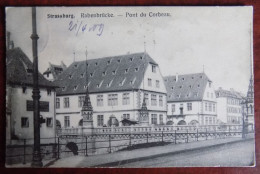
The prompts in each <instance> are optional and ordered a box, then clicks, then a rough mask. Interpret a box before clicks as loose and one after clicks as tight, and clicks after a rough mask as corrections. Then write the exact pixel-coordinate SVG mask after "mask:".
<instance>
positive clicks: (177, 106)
mask: <svg viewBox="0 0 260 174" xmlns="http://www.w3.org/2000/svg"><path fill="white" fill-rule="evenodd" d="M164 83H165V86H166V88H167V124H168V125H171V124H174V125H186V124H188V125H198V124H199V125H212V124H216V121H217V102H216V96H215V91H214V87H213V83H212V81H211V80H210V79H209V78H208V77H207V75H206V74H205V73H196V74H184V75H176V76H166V77H164Z"/></svg>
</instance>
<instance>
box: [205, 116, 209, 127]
mask: <svg viewBox="0 0 260 174" xmlns="http://www.w3.org/2000/svg"><path fill="white" fill-rule="evenodd" d="M205 124H206V125H208V124H209V120H208V117H205Z"/></svg>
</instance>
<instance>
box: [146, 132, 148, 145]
mask: <svg viewBox="0 0 260 174" xmlns="http://www.w3.org/2000/svg"><path fill="white" fill-rule="evenodd" d="M146 135H147V136H146V137H147V140H146V143H148V132H147V134H146Z"/></svg>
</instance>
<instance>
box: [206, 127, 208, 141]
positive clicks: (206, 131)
mask: <svg viewBox="0 0 260 174" xmlns="http://www.w3.org/2000/svg"><path fill="white" fill-rule="evenodd" d="M206 140H208V130H207V128H206Z"/></svg>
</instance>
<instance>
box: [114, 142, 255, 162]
mask: <svg viewBox="0 0 260 174" xmlns="http://www.w3.org/2000/svg"><path fill="white" fill-rule="evenodd" d="M253 159H254V141H253V140H250V141H244V142H237V143H234V144H226V145H221V146H217V147H211V148H205V150H194V151H192V152H185V153H181V154H176V155H169V156H164V157H158V158H154V159H149V160H144V161H136V162H132V163H127V164H123V165H118V166H114V167H174V166H176V167H177V166H178V167H184V166H203V167H207V166H211V167H213V166H215V167H217V166H223V167H225V166H226V167H227V166H229V167H235V166H253V165H254V160H253Z"/></svg>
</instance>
